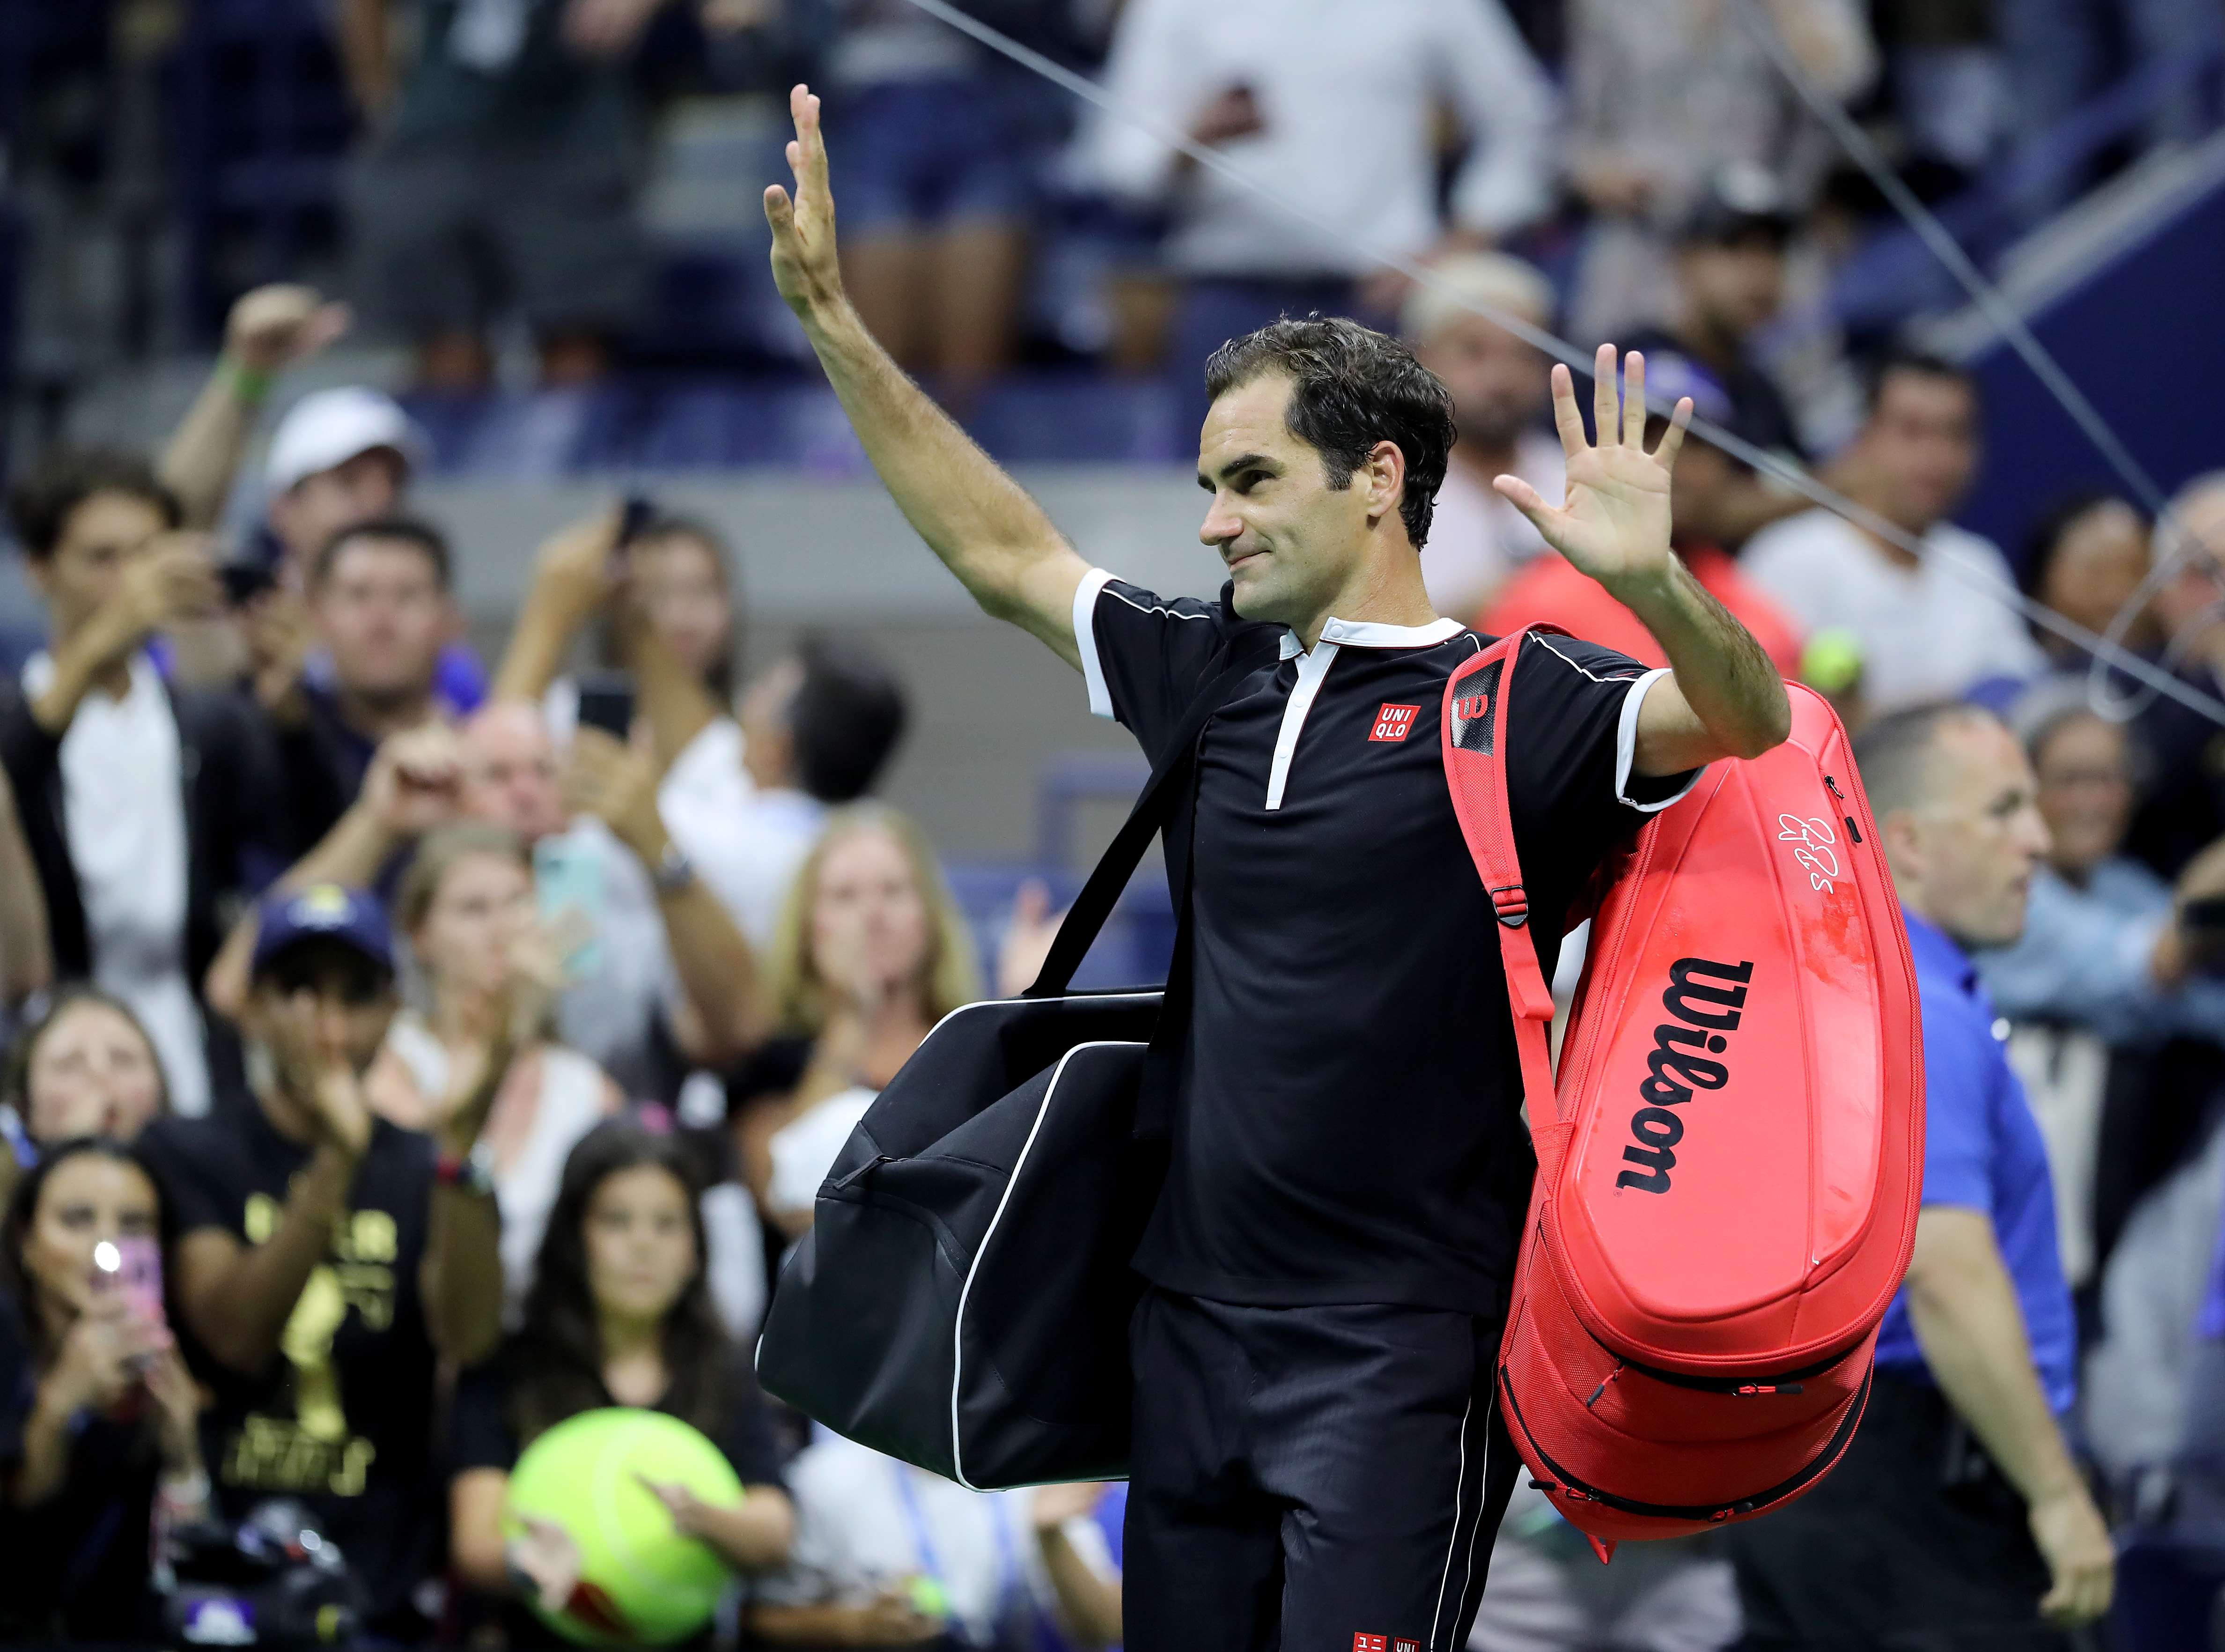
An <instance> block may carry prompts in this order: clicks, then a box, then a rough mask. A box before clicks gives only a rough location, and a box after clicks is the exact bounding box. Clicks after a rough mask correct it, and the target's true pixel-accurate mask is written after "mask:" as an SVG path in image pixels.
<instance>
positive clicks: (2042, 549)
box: [2017, 487, 2147, 597]
mask: <svg viewBox="0 0 2225 1652" xmlns="http://www.w3.org/2000/svg"><path fill="white" fill-rule="evenodd" d="M2103 505H2123V506H2125V508H2126V509H2127V510H2129V511H2132V512H2133V515H2135V516H2137V517H2139V518H2140V520H2141V521H2143V522H2146V520H2147V518H2146V514H2145V513H2144V512H2142V511H2140V510H2139V508H2138V507H2137V506H2135V505H2133V504H2132V502H2131V501H2130V500H2128V499H2125V498H2123V497H2122V496H2121V495H2119V494H2116V493H2112V492H2109V491H2108V489H2107V488H2102V487H2082V488H2079V489H2077V490H2076V492H2070V493H2066V494H2064V495H2063V497H2062V498H2061V499H2057V500H2056V502H2055V503H2054V504H2052V505H2049V506H2048V507H2047V509H2046V510H2045V511H2042V512H2041V513H2040V515H2039V517H2038V519H2037V520H2036V521H2034V522H2033V524H2032V528H2031V530H2030V531H2029V532H2027V533H2026V534H2025V542H2024V561H2023V562H2021V563H2019V565H2018V568H2017V583H2018V584H2019V586H2021V587H2022V588H2024V594H2025V595H2026V596H2030V597H2036V596H2038V594H2039V592H2040V588H2041V587H2042V586H2044V585H2045V584H2046V583H2047V569H2048V565H2049V564H2050V563H2051V562H2053V561H2054V560H2055V553H2056V552H2057V550H2061V549H2062V547H2063V540H2064V539H2065V538H2066V537H2069V535H2070V530H2071V529H2073V528H2074V527H2076V526H2077V524H2079V523H2081V522H2082V521H2083V520H2084V519H2085V518H2087V517H2089V516H2090V515H2092V514H2093V513H2094V512H2095V511H2098V510H2100V509H2101V507H2102V506H2103Z"/></svg>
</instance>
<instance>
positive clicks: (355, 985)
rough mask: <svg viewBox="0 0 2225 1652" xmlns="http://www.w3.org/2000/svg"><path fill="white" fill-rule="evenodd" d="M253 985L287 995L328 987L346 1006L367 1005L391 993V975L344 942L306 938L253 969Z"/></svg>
mask: <svg viewBox="0 0 2225 1652" xmlns="http://www.w3.org/2000/svg"><path fill="white" fill-rule="evenodd" d="M254 986H255V988H256V990H257V991H258V992H259V991H261V990H263V988H269V989H270V990H272V991H275V992H277V993H281V994H286V995H288V996H291V995H292V994H295V993H297V992H321V991H323V990H324V989H325V988H328V987H330V988H336V989H337V990H338V991H339V995H340V996H341V998H342V999H344V1000H345V1001H347V1002H348V1003H351V1004H369V1003H371V1002H372V1001H374V1000H377V999H379V998H383V997H384V996H385V995H386V994H388V993H389V992H390V991H392V990H393V988H394V972H393V971H392V970H391V969H387V968H386V967H385V966H384V965H383V964H381V963H378V962H377V960H376V959H374V958H371V957H368V956H365V955H364V952H363V950H361V949H360V948H358V947H355V946H352V945H350V944H348V943H347V942H345V941H342V940H339V939H336V938H335V937H332V936H327V935H308V936H304V937H302V938H301V939H300V940H298V941H296V942H295V943H294V944H293V945H291V946H289V947H287V948H286V949H285V950H282V951H280V952H277V953H275V954H273V955H272V956H269V957H268V958H265V959H264V960H263V962H262V963H261V964H260V965H258V966H257V969H256V970H255V976H254Z"/></svg>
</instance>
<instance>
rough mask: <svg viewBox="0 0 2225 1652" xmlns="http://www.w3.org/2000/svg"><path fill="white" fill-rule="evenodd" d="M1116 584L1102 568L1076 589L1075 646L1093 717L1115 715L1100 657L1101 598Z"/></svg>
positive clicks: (1092, 571) (1093, 570) (1097, 569)
mask: <svg viewBox="0 0 2225 1652" xmlns="http://www.w3.org/2000/svg"><path fill="white" fill-rule="evenodd" d="M1111 583H1112V575H1110V574H1108V573H1106V571H1105V570H1104V569H1101V568H1093V569H1090V570H1089V571H1088V572H1087V574H1084V575H1082V576H1081V584H1079V585H1077V586H1075V587H1074V648H1075V650H1076V651H1078V652H1079V653H1080V654H1081V680H1082V681H1083V682H1084V683H1087V685H1088V688H1089V715H1091V716H1093V717H1110V716H1112V685H1111V684H1110V683H1107V682H1106V680H1105V663H1104V661H1102V660H1101V659H1100V658H1098V657H1097V595H1098V593H1099V592H1100V591H1102V590H1103V589H1104V588H1106V586H1107V585H1109V584H1111Z"/></svg>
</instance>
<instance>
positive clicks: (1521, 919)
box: [1439, 626, 1569, 1185]
mask: <svg viewBox="0 0 2225 1652" xmlns="http://www.w3.org/2000/svg"><path fill="white" fill-rule="evenodd" d="M1557 629H1558V628H1557V627H1555V626H1524V627H1523V628H1522V629H1521V630H1519V631H1517V632H1513V633H1512V634H1511V635H1509V636H1506V637H1501V638H1500V639H1499V640H1498V641H1496V642H1494V643H1493V644H1492V645H1490V646H1489V647H1488V648H1487V649H1485V650H1484V651H1482V652H1481V653H1480V654H1479V655H1477V656H1476V657H1475V658H1474V659H1472V660H1470V661H1468V662H1467V664H1465V665H1462V666H1461V668H1460V669H1459V670H1456V671H1455V672H1454V673H1453V674H1452V677H1451V680H1450V681H1448V683H1446V684H1445V703H1444V715H1443V716H1442V718H1441V719H1440V720H1439V721H1440V728H1442V740H1443V744H1444V760H1445V785H1446V786H1447V787H1448V789H1449V790H1450V791H1451V793H1452V800H1453V813H1454V814H1455V816H1457V817H1458V818H1459V820H1460V825H1461V836H1463V837H1464V838H1466V839H1467V852H1468V855H1470V857H1471V858H1472V859H1474V861H1475V869H1476V873H1477V874H1478V875H1479V876H1480V877H1481V878H1482V880H1483V886H1484V888H1485V889H1486V890H1487V891H1488V892H1489V893H1490V895H1491V904H1492V906H1493V910H1494V911H1496V912H1498V914H1499V956H1500V957H1501V958H1502V959H1504V960H1505V963H1506V993H1507V1000H1508V1004H1509V1007H1511V1008H1512V1011H1513V1013H1514V1044H1515V1048H1516V1050H1517V1052H1518V1053H1519V1055H1520V1056H1521V1058H1522V1090H1523V1096H1524V1099H1525V1101H1526V1102H1528V1103H1529V1109H1530V1136H1531V1141H1532V1142H1533V1143H1534V1144H1535V1145H1536V1147H1537V1164H1538V1172H1539V1174H1540V1175H1542V1176H1544V1178H1545V1179H1546V1181H1547V1185H1550V1184H1551V1179H1552V1178H1553V1176H1554V1174H1555V1173H1556V1172H1558V1170H1559V1169H1560V1162H1561V1155H1562V1153H1563V1150H1564V1148H1565V1147H1566V1144H1567V1138H1568V1134H1569V1132H1568V1129H1567V1128H1566V1127H1565V1126H1563V1124H1562V1122H1561V1120H1560V1115H1559V1110H1558V1104H1557V1100H1556V1096H1555V1093H1554V1084H1553V1045H1552V1025H1553V989H1552V988H1551V987H1550V985H1549V984H1547V982H1546V980H1545V975H1544V970H1542V969H1539V968H1538V966H1537V944H1536V943H1535V941H1534V939H1533V937H1531V933H1530V899H1529V894H1528V893H1527V891H1525V889H1524V887H1523V884H1522V862H1521V861H1520V860H1519V859H1518V857H1517V856H1516V855H1515V852H1514V818H1513V816H1512V814H1511V813H1510V812H1509V811H1508V809H1507V805H1506V708H1507V706H1508V704H1509V703H1510V702H1511V701H1512V697H1513V696H1512V692H1511V690H1512V685H1513V682H1514V668H1515V666H1516V665H1517V664H1518V663H1519V662H1520V660H1521V658H1522V644H1523V642H1524V640H1525V639H1526V638H1527V637H1528V636H1529V635H1530V633H1531V632H1532V631H1537V630H1557Z"/></svg>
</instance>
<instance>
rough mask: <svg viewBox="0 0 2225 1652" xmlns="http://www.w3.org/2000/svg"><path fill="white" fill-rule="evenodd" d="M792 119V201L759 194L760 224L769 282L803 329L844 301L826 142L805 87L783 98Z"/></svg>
mask: <svg viewBox="0 0 2225 1652" xmlns="http://www.w3.org/2000/svg"><path fill="white" fill-rule="evenodd" d="M788 111H789V114H790V115H791V116H793V117H794V118H795V120H796V136H795V137H793V138H791V139H790V140H789V145H788V165H789V170H790V171H791V172H793V173H794V174H795V175H796V196H795V199H794V200H790V199H789V193H788V191H787V190H785V189H783V188H782V187H780V186H779V185H778V184H777V183H776V184H768V185H766V186H765V192H764V212H765V220H766V222H768V223H770V225H771V226H772V279H773V284H774V285H775V286H776V287H777V288H779V289H780V295H781V297H782V298H783V299H784V300H785V301H787V303H788V307H789V308H790V309H792V310H794V311H795V312H796V319H797V320H799V321H802V323H803V324H804V325H805V326H806V327H809V326H811V325H812V324H813V323H814V322H820V321H826V320H827V317H829V316H830V315H834V314H836V313H837V312H839V311H840V309H841V308H842V307H843V305H844V304H845V303H846V302H847V301H846V300H845V299H844V297H843V295H842V266H841V263H840V259H839V258H838V257H836V256H835V251H834V193H833V191H832V190H831V189H830V188H829V187H828V186H827V139H826V137H825V136H824V135H823V134H822V133H821V131H820V130H819V99H818V98H815V97H814V96H812V94H811V90H810V88H809V87H808V86H796V88H795V89H794V90H792V91H791V92H789V94H788Z"/></svg>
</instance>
